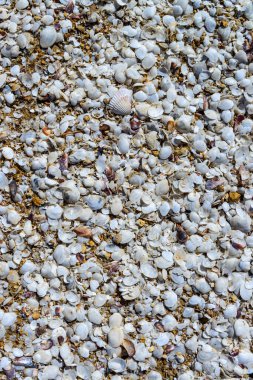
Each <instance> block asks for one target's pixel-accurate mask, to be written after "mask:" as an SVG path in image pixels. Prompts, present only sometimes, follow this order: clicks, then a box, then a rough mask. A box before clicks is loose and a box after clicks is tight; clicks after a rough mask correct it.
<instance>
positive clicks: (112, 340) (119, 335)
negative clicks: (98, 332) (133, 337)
mask: <svg viewBox="0 0 253 380" xmlns="http://www.w3.org/2000/svg"><path fill="white" fill-rule="evenodd" d="M123 339H124V332H123V329H122V327H113V328H112V329H111V330H110V331H109V333H108V344H109V345H110V346H111V347H114V348H117V347H119V346H120V345H121V344H122V342H123Z"/></svg>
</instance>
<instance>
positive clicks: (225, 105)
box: [218, 99, 234, 111]
mask: <svg viewBox="0 0 253 380" xmlns="http://www.w3.org/2000/svg"><path fill="white" fill-rule="evenodd" d="M218 107H219V109H221V110H222V111H227V110H230V109H231V108H233V107H234V102H233V101H232V100H230V99H223V100H221V101H220V103H219V104H218Z"/></svg>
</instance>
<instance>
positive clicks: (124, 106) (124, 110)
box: [109, 88, 133, 116]
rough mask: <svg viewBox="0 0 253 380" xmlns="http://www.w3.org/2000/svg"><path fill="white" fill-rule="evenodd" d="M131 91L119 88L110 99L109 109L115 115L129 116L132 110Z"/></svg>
mask: <svg viewBox="0 0 253 380" xmlns="http://www.w3.org/2000/svg"><path fill="white" fill-rule="evenodd" d="M132 94H133V93H132V91H131V90H128V89H127V88H121V89H120V90H119V91H117V92H116V94H115V95H114V96H113V97H112V99H111V101H110V103H109V107H110V108H111V110H112V111H113V113H115V114H116V115H122V116H123V115H129V114H130V113H131V109H132Z"/></svg>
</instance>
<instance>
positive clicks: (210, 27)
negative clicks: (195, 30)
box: [205, 17, 216, 33]
mask: <svg viewBox="0 0 253 380" xmlns="http://www.w3.org/2000/svg"><path fill="white" fill-rule="evenodd" d="M205 27H206V30H207V31H208V32H209V33H213V32H214V30H215V28H216V22H215V20H214V18H212V17H207V18H206V19H205Z"/></svg>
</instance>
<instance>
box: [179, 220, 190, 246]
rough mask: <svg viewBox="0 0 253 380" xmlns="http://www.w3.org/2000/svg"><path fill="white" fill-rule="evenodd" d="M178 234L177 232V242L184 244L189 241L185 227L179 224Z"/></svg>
mask: <svg viewBox="0 0 253 380" xmlns="http://www.w3.org/2000/svg"><path fill="white" fill-rule="evenodd" d="M176 232H177V241H178V242H179V243H180V244H184V243H185V242H186V241H187V239H188V236H187V233H186V231H185V230H184V229H183V227H181V226H180V225H179V224H177V226H176Z"/></svg>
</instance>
